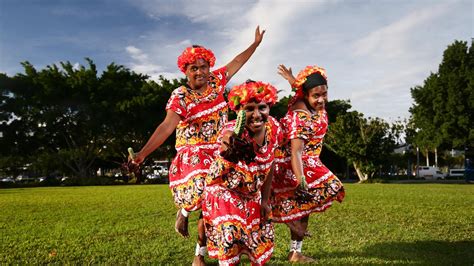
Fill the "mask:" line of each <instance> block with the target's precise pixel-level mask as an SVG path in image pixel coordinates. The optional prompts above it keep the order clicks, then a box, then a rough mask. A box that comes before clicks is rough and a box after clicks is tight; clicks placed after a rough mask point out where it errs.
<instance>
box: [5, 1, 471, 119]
mask: <svg viewBox="0 0 474 266" xmlns="http://www.w3.org/2000/svg"><path fill="white" fill-rule="evenodd" d="M473 3H474V1H472V0H452V1H448V0H416V1H412V0H345V1H342V0H334V1H324V0H314V1H310V0H293V1H286V0H260V1H247V0H243V1H235V0H232V1H231V0H201V1H191V0H0V73H6V74H7V75H9V76H14V75H16V74H17V73H23V68H22V66H21V64H20V63H21V62H24V61H29V62H30V63H31V64H33V65H34V66H35V67H36V68H37V69H43V68H45V67H46V66H47V65H52V64H58V63H59V62H65V61H69V62H71V63H73V64H75V65H77V66H78V65H87V62H86V61H85V59H84V58H86V57H88V58H91V59H92V60H93V61H94V63H95V64H96V65H97V67H98V69H99V71H102V70H103V69H105V67H106V66H107V65H109V64H111V63H112V62H114V63H116V64H119V65H123V66H125V67H127V68H129V69H131V70H133V71H135V72H138V73H142V74H146V75H148V76H150V78H151V79H154V80H157V78H158V76H159V75H163V76H164V77H165V78H168V79H172V78H180V77H184V75H183V74H182V73H181V72H180V71H179V69H178V67H177V65H176V60H177V57H178V56H179V55H180V54H181V52H182V51H183V50H184V48H186V47H187V46H190V45H192V44H199V45H203V46H205V47H207V48H210V49H211V50H212V51H213V52H214V54H215V55H216V58H217V60H216V65H215V67H220V66H223V65H225V64H227V63H228V62H230V61H231V60H232V59H233V58H234V57H235V56H236V55H237V54H239V53H240V52H241V51H243V50H245V49H246V48H247V47H248V46H249V45H250V44H251V43H252V42H253V40H254V33H255V28H256V26H257V25H260V27H261V29H265V30H266V33H265V35H264V39H263V41H262V43H261V44H260V46H259V47H258V49H257V51H256V52H255V53H254V55H253V56H252V58H250V60H249V61H248V62H247V63H246V64H245V65H244V67H243V68H242V69H241V70H240V71H239V72H238V73H237V74H236V75H235V76H234V77H233V78H232V80H231V81H230V83H229V85H230V86H233V85H237V84H239V83H242V82H244V81H245V80H246V79H248V78H251V79H253V80H260V81H264V82H268V83H271V84H273V85H274V86H276V87H277V88H278V89H279V90H281V93H280V97H282V96H286V95H288V94H290V88H289V85H288V83H287V82H286V80H284V79H283V78H282V77H280V76H279V75H278V74H277V66H278V65H279V64H284V65H286V66H287V67H291V68H292V70H293V74H294V75H295V76H296V74H297V73H298V72H299V71H300V70H301V69H303V68H304V67H305V66H307V65H318V66H321V67H324V68H325V69H326V70H327V75H328V85H329V98H330V100H335V99H341V100H350V102H351V104H352V107H353V108H352V110H357V111H359V112H362V113H364V115H365V116H370V117H380V118H383V119H385V120H387V121H389V122H392V121H395V120H398V119H405V118H408V117H409V115H410V114H409V108H410V106H412V105H413V100H412V98H411V95H410V88H413V87H415V86H419V85H423V82H424V80H425V79H426V78H427V77H428V76H429V75H430V73H432V72H437V71H438V66H439V64H440V63H441V61H442V56H443V51H444V50H445V49H446V48H447V46H448V45H450V44H452V43H453V42H454V41H455V40H461V41H467V42H468V45H470V43H471V38H473V37H474V33H473V29H474V21H473V17H474V6H473V5H474V4H473ZM99 74H100V73H99Z"/></svg>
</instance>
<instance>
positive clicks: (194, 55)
mask: <svg viewBox="0 0 474 266" xmlns="http://www.w3.org/2000/svg"><path fill="white" fill-rule="evenodd" d="M198 59H204V60H206V61H207V62H208V63H209V66H210V67H213V66H214V63H215V62H216V57H215V56H214V53H212V51H211V50H209V49H206V48H204V47H202V46H197V47H188V48H186V49H184V51H183V53H181V55H180V56H179V57H178V67H179V69H181V72H183V73H186V65H188V64H192V63H194V62H195V61H196V60H198Z"/></svg>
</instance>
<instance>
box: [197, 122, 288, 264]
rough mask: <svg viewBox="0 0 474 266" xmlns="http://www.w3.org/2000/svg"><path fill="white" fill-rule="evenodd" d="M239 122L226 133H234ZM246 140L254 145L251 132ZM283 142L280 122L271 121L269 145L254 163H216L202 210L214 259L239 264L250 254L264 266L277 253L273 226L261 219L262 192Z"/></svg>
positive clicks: (268, 129)
mask: <svg viewBox="0 0 474 266" xmlns="http://www.w3.org/2000/svg"><path fill="white" fill-rule="evenodd" d="M234 127H235V121H232V122H230V123H228V124H227V125H226V126H225V128H224V129H223V130H222V134H221V137H222V136H223V134H224V133H225V132H226V131H232V130H233V129H234ZM242 138H243V139H245V140H248V141H253V140H252V139H251V137H250V136H249V134H248V132H247V130H244V133H243V136H242ZM280 141H281V130H280V127H279V124H278V122H277V121H276V120H275V119H273V118H272V117H269V120H268V122H267V123H266V145H264V146H262V147H261V148H259V149H256V150H255V152H256V158H255V160H254V161H252V162H250V163H248V164H247V163H246V162H245V161H244V160H240V161H239V162H238V163H237V164H235V163H232V162H229V161H227V160H225V159H223V158H222V157H221V156H220V155H219V156H217V158H216V160H215V161H214V162H213V163H212V166H211V169H210V173H209V175H208V177H207V179H206V188H205V192H204V204H203V206H202V210H203V216H204V222H205V226H206V235H207V237H208V241H207V247H208V253H209V256H210V257H211V258H218V259H219V262H220V263H224V264H225V263H228V264H237V263H238V262H239V261H240V255H241V254H247V255H248V256H249V258H250V260H251V261H252V263H253V264H256V265H262V264H264V263H265V262H266V261H268V260H269V259H270V257H271V255H272V252H273V239H274V235H273V234H274V233H273V226H272V224H271V223H270V222H269V221H262V220H261V218H260V200H261V192H260V189H261V187H262V185H263V183H264V181H265V178H266V176H267V175H268V174H269V172H270V169H271V167H272V165H273V161H274V152H275V149H276V148H277V147H278V145H279V143H280Z"/></svg>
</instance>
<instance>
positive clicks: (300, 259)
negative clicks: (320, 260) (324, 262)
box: [288, 251, 316, 263]
mask: <svg viewBox="0 0 474 266" xmlns="http://www.w3.org/2000/svg"><path fill="white" fill-rule="evenodd" d="M288 260H289V261H290V262H297V263H316V260H315V259H313V258H311V257H308V256H305V255H303V254H301V252H297V251H291V252H290V254H288Z"/></svg>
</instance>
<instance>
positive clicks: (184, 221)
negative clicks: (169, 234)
mask: <svg viewBox="0 0 474 266" xmlns="http://www.w3.org/2000/svg"><path fill="white" fill-rule="evenodd" d="M174 229H175V230H176V232H177V233H179V234H180V235H182V236H184V237H189V232H188V217H185V216H184V215H183V214H182V213H181V209H179V210H178V213H176V222H175V224H174Z"/></svg>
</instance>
